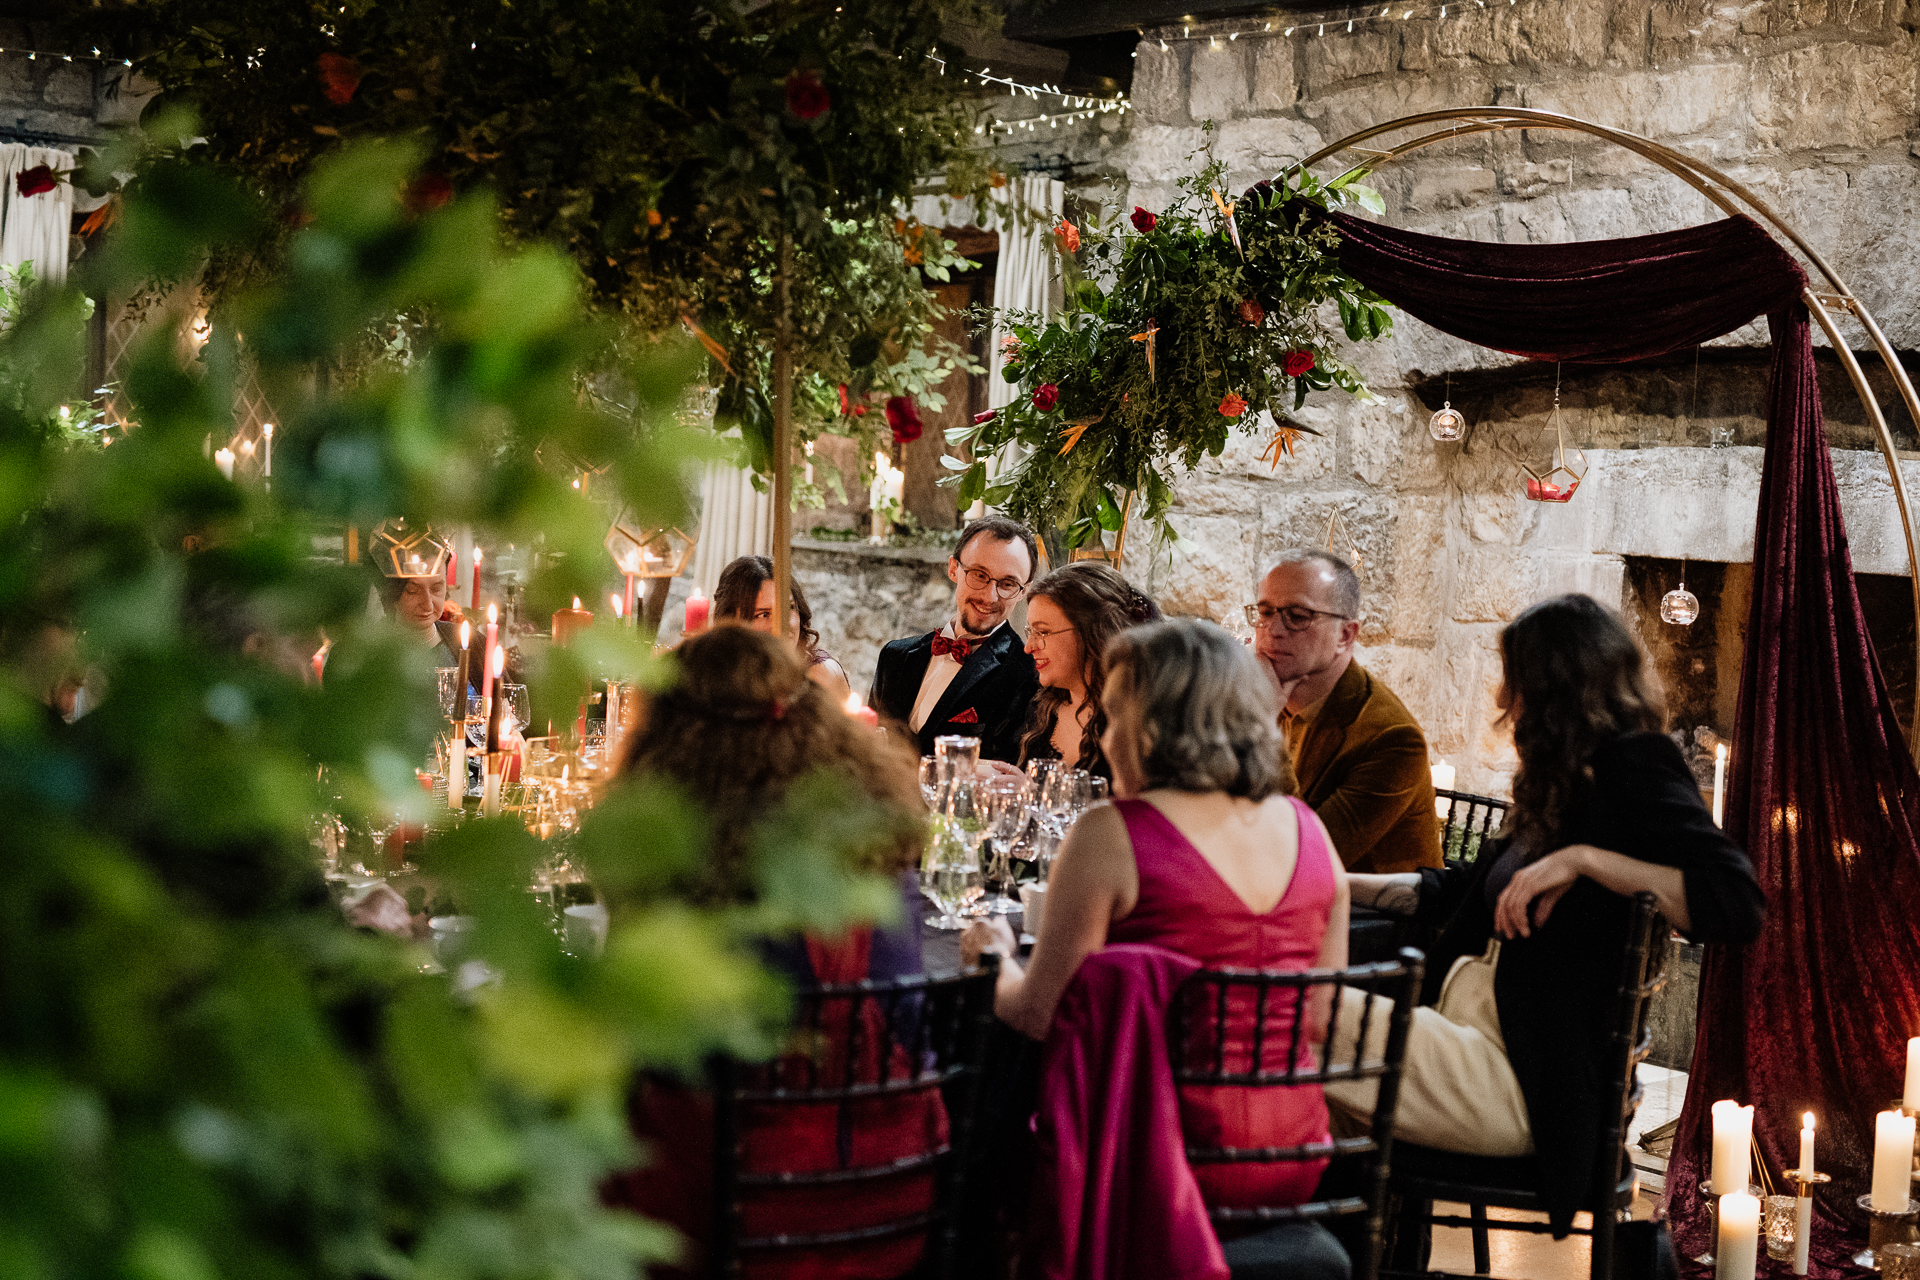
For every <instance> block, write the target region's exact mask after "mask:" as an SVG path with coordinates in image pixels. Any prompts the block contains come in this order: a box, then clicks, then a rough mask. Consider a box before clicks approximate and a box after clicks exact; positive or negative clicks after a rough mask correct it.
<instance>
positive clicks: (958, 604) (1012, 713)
mask: <svg viewBox="0 0 1920 1280" xmlns="http://www.w3.org/2000/svg"><path fill="white" fill-rule="evenodd" d="M1039 558H1040V548H1039V544H1038V543H1037V542H1035V540H1034V537H1033V531H1032V530H1030V529H1028V528H1027V527H1026V526H1025V525H1023V524H1017V523H1015V522H1014V521H1012V520H1004V519H1001V518H1000V517H999V516H986V517H984V518H982V519H979V520H974V521H972V522H970V523H969V524H968V525H967V527H966V528H964V529H962V530H961V531H960V545H959V546H957V547H955V548H954V552H953V554H952V555H951V556H949V557H948V558H947V577H949V578H951V579H952V580H953V616H952V617H951V618H950V619H948V621H947V623H946V625H945V626H943V627H941V628H940V629H939V630H938V631H929V632H928V633H927V634H925V635H922V636H912V637H909V638H907V639H905V640H895V641H894V642H893V643H891V644H889V645H887V646H886V647H885V648H884V649H882V650H880V658H879V661H878V663H877V664H876V665H875V667H874V673H873V691H872V694H871V695H870V696H869V697H868V699H867V702H868V705H869V706H871V707H873V708H874V710H876V711H878V712H879V713H880V714H881V715H882V716H886V717H889V718H891V719H893V720H895V721H897V722H898V723H900V724H904V725H906V726H907V728H908V729H909V730H910V731H911V732H912V733H913V734H914V735H915V736H916V737H917V738H918V740H919V744H920V754H921V755H923V756H925V755H932V754H933V740H934V739H935V738H938V737H943V736H945V735H949V734H964V735H965V736H967V737H970V738H978V739H980V755H981V757H982V758H983V759H987V760H1006V761H1011V760H1014V759H1016V758H1017V757H1018V756H1019V753H1020V730H1021V727H1022V726H1023V725H1024V724H1025V723H1026V720H1027V705H1028V704H1029V703H1030V702H1032V701H1033V693H1034V689H1035V679H1034V674H1033V659H1032V658H1030V657H1028V656H1027V655H1026V653H1025V652H1024V651H1023V650H1022V647H1021V640H1020V636H1019V633H1017V632H1016V631H1014V629H1013V623H1012V622H1011V621H1010V620H1009V616H1010V615H1011V614H1012V612H1013V607H1014V606H1015V605H1016V604H1018V603H1020V597H1021V596H1023V595H1025V594H1026V590H1027V583H1029V582H1031V581H1032V580H1033V570H1034V566H1035V565H1036V564H1037V563H1038V562H1039Z"/></svg>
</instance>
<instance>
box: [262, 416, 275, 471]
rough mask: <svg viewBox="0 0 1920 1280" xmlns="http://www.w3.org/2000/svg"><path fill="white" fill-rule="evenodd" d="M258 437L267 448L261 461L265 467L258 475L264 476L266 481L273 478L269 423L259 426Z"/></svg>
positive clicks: (271, 426)
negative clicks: (264, 442)
mask: <svg viewBox="0 0 1920 1280" xmlns="http://www.w3.org/2000/svg"><path fill="white" fill-rule="evenodd" d="M260 437H261V439H263V440H265V441H266V446H267V447H266V452H265V456H264V458H263V459H262V461H263V462H264V463H265V464H266V465H265V467H264V468H263V469H262V470H261V472H260V474H261V475H263V476H266V477H267V478H268V479H272V477H273V424H272V423H271V422H263V423H261V424H260Z"/></svg>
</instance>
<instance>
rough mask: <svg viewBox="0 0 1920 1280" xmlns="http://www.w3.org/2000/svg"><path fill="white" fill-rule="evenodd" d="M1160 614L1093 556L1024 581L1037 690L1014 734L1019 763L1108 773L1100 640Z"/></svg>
mask: <svg viewBox="0 0 1920 1280" xmlns="http://www.w3.org/2000/svg"><path fill="white" fill-rule="evenodd" d="M1159 618H1160V607H1159V606H1158V605H1156V604H1154V602H1153V601H1152V600H1151V599H1149V598H1148V597H1146V596H1144V595H1142V594H1141V593H1140V592H1138V591H1135V590H1134V589H1133V588H1132V587H1131V586H1130V585H1128V583H1127V580H1126V579H1125V578H1123V577H1121V576H1120V575H1119V574H1118V573H1116V572H1114V570H1113V569H1111V568H1109V567H1108V566H1106V565H1104V564H1098V563H1095V562H1092V561H1084V560H1083V561H1081V562H1080V563H1078V564H1069V565H1064V566H1062V567H1061V568H1058V569H1055V570H1054V571H1053V572H1052V573H1049V574H1048V575H1047V576H1046V577H1044V578H1042V579H1040V581H1038V582H1036V583H1034V584H1033V586H1031V587H1029V588H1028V589H1027V652H1028V653H1029V654H1031V655H1032V657H1033V666H1034V671H1035V673H1036V674H1038V676H1039V677H1040V692H1039V694H1038V695H1036V696H1035V698H1034V700H1033V708H1032V710H1031V711H1029V712H1028V713H1027V727H1026V731H1025V733H1024V734H1023V735H1022V737H1021V739H1020V763H1021V764H1022V765H1024V764H1026V762H1027V761H1029V760H1036V759H1045V758H1049V757H1052V758H1058V759H1061V760H1065V761H1067V762H1068V763H1069V764H1071V765H1072V766H1073V767H1074V768H1076V769H1085V770H1087V771H1088V772H1089V773H1096V774H1099V775H1100V776H1101V777H1103V778H1108V779H1111V778H1112V776H1113V773H1112V770H1111V769H1110V768H1109V767H1108V765H1107V758H1106V755H1105V754H1104V753H1103V752H1102V751H1101V749H1100V738H1101V735H1102V734H1104V733H1106V731H1107V713H1106V709H1105V707H1104V706H1103V705H1102V701H1101V692H1102V690H1103V689H1104V688H1105V687H1106V683H1107V667H1106V652H1107V642H1108V641H1110V640H1112V639H1113V638H1114V637H1115V636H1117V635H1119V634H1120V633H1121V632H1122V631H1124V630H1126V629H1127V628H1128V627H1134V626H1139V625H1140V624H1141V623H1143V622H1156V621H1158V620H1159Z"/></svg>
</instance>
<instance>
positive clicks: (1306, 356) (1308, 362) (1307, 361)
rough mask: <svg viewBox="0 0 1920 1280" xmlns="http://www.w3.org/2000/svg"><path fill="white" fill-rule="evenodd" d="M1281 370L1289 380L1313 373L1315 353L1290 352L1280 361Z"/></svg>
mask: <svg viewBox="0 0 1920 1280" xmlns="http://www.w3.org/2000/svg"><path fill="white" fill-rule="evenodd" d="M1280 370H1281V372H1282V373H1285V374H1286V375H1287V376H1288V377H1289V378H1298V377H1300V376H1302V375H1303V374H1307V373H1311V372H1312V371H1313V352H1311V351H1289V352H1287V354H1286V355H1285V356H1283V357H1282V358H1281V360H1280Z"/></svg>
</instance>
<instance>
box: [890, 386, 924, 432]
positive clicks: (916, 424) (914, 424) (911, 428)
mask: <svg viewBox="0 0 1920 1280" xmlns="http://www.w3.org/2000/svg"><path fill="white" fill-rule="evenodd" d="M887 425H888V426H890V427H892V428H893V438H894V441H895V442H896V443H898V444H911V443H912V442H913V441H915V440H918V439H919V438H920V433H921V432H922V431H924V430H926V428H925V427H924V426H923V425H922V424H921V422H920V410H919V408H918V407H917V406H915V404H914V403H913V397H912V396H894V397H892V398H891V399H889V400H888V401H887Z"/></svg>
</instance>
